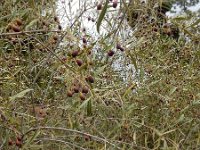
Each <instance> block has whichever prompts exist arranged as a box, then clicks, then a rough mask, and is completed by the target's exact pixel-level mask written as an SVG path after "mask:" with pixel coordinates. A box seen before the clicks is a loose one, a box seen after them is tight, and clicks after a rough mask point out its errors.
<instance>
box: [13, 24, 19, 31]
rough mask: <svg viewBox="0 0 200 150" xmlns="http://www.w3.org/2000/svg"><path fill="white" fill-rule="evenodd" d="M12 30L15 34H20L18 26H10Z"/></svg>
mask: <svg viewBox="0 0 200 150" xmlns="http://www.w3.org/2000/svg"><path fill="white" fill-rule="evenodd" d="M12 29H13V31H15V32H20V28H19V27H18V26H16V25H12Z"/></svg>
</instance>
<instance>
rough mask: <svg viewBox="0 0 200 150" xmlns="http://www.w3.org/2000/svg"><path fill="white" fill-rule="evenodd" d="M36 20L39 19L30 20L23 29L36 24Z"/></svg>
mask: <svg viewBox="0 0 200 150" xmlns="http://www.w3.org/2000/svg"><path fill="white" fill-rule="evenodd" d="M38 20H39V19H34V20H32V21H31V22H30V23H29V24H28V25H27V26H26V27H25V29H26V30H29V29H31V27H33V26H34V25H36V24H37V22H38Z"/></svg>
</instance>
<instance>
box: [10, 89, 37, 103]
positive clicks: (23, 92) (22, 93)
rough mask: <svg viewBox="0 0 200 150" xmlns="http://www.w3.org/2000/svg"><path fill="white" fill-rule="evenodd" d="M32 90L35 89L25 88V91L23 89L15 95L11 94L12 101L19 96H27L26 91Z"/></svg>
mask: <svg viewBox="0 0 200 150" xmlns="http://www.w3.org/2000/svg"><path fill="white" fill-rule="evenodd" d="M32 90H33V89H26V90H24V91H22V92H20V93H18V94H16V95H14V96H11V97H10V98H9V99H10V100H11V101H13V100H15V99H17V98H22V97H24V96H25V94H26V93H28V92H30V91H32Z"/></svg>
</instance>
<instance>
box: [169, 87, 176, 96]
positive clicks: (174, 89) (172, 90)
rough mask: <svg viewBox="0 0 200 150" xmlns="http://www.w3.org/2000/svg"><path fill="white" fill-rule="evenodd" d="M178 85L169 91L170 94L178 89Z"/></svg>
mask: <svg viewBox="0 0 200 150" xmlns="http://www.w3.org/2000/svg"><path fill="white" fill-rule="evenodd" d="M176 89H177V87H173V88H172V89H171V90H170V92H169V95H172V94H173V93H174V92H175V91H176Z"/></svg>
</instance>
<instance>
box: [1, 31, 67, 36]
mask: <svg viewBox="0 0 200 150" xmlns="http://www.w3.org/2000/svg"><path fill="white" fill-rule="evenodd" d="M45 32H46V33H49V32H57V33H60V32H66V31H61V30H30V31H21V32H9V33H1V34H0V36H9V35H19V34H26V33H45Z"/></svg>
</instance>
